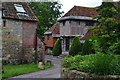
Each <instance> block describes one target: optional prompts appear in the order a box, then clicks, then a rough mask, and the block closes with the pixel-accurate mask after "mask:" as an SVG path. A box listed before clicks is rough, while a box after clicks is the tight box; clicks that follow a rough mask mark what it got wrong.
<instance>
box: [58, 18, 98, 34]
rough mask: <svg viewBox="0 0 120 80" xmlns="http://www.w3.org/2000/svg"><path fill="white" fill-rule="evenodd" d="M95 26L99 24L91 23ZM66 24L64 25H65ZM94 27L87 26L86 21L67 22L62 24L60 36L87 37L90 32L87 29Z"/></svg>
mask: <svg viewBox="0 0 120 80" xmlns="http://www.w3.org/2000/svg"><path fill="white" fill-rule="evenodd" d="M89 22H91V23H93V24H94V26H95V25H97V22H94V21H89ZM63 23H64V25H63ZM90 27H93V26H86V21H82V20H78V21H77V20H67V21H64V22H60V36H65V35H69V36H73V35H85V34H86V32H87V31H88V30H87V29H88V28H90Z"/></svg>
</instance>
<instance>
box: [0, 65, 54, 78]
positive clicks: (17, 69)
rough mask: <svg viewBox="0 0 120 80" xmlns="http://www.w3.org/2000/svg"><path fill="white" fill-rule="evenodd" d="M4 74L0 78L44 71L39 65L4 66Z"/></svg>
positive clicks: (48, 66) (45, 66) (46, 66)
mask: <svg viewBox="0 0 120 80" xmlns="http://www.w3.org/2000/svg"><path fill="white" fill-rule="evenodd" d="M52 66H53V65H44V69H48V68H51V67H52ZM3 68H4V73H3V74H0V78H8V77H12V76H17V75H21V74H26V73H30V72H36V71H40V70H44V69H40V68H38V64H22V65H4V66H3Z"/></svg>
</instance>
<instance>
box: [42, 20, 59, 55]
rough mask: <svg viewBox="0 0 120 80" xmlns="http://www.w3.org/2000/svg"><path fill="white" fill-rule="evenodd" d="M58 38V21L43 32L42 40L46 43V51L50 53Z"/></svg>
mask: <svg viewBox="0 0 120 80" xmlns="http://www.w3.org/2000/svg"><path fill="white" fill-rule="evenodd" d="M58 38H60V25H59V22H57V23H56V24H54V25H53V26H52V27H51V28H50V29H49V30H47V31H46V32H45V33H44V42H45V44H46V53H47V54H49V53H52V49H53V47H54V44H55V42H56V40H57V39H58Z"/></svg>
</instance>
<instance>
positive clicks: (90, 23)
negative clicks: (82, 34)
mask: <svg viewBox="0 0 120 80" xmlns="http://www.w3.org/2000/svg"><path fill="white" fill-rule="evenodd" d="M86 26H94V23H93V22H86Z"/></svg>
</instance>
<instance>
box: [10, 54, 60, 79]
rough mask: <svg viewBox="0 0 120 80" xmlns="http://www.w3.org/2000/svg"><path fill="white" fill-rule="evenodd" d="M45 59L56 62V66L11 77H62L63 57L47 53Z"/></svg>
mask: <svg viewBox="0 0 120 80" xmlns="http://www.w3.org/2000/svg"><path fill="white" fill-rule="evenodd" d="M45 59H46V60H51V61H52V63H53V64H54V67H52V68H49V69H46V70H42V71H38V72H33V73H28V74H23V75H19V76H15V77H11V78H60V67H61V60H62V59H61V58H58V57H53V56H49V55H46V56H45Z"/></svg>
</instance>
